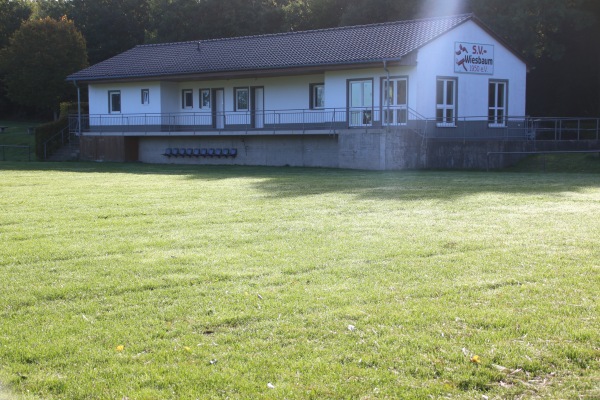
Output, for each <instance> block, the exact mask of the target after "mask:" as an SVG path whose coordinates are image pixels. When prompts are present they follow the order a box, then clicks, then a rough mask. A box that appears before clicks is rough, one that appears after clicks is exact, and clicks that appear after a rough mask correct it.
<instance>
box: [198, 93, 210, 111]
mask: <svg viewBox="0 0 600 400" xmlns="http://www.w3.org/2000/svg"><path fill="white" fill-rule="evenodd" d="M200 108H201V109H210V89H200Z"/></svg>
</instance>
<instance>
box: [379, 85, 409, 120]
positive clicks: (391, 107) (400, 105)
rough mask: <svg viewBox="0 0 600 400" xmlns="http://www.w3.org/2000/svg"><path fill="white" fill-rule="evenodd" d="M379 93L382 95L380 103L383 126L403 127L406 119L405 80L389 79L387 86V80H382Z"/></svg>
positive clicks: (406, 97)
mask: <svg viewBox="0 0 600 400" xmlns="http://www.w3.org/2000/svg"><path fill="white" fill-rule="evenodd" d="M381 93H382V95H383V99H382V101H381V104H382V108H383V110H382V111H383V112H382V115H383V124H384V125H405V124H406V122H407V119H408V113H407V103H408V96H407V80H406V78H399V79H390V80H389V86H388V81H387V79H386V80H384V81H383V90H382V91H381ZM386 94H387V96H386Z"/></svg>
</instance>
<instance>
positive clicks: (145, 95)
mask: <svg viewBox="0 0 600 400" xmlns="http://www.w3.org/2000/svg"><path fill="white" fill-rule="evenodd" d="M148 104H150V89H142V105H148Z"/></svg>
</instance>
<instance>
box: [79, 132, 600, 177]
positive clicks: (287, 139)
mask: <svg viewBox="0 0 600 400" xmlns="http://www.w3.org/2000/svg"><path fill="white" fill-rule="evenodd" d="M81 146H82V151H81V156H82V158H83V159H88V160H104V161H136V160H137V161H141V162H144V163H156V164H160V163H164V164H214V165H218V164H222V165H227V164H235V165H265V166H294V167H325V168H347V169H367V170H399V169H486V168H503V167H507V166H510V165H513V164H515V163H516V162H518V161H519V160H520V159H522V158H524V157H526V155H514V154H492V155H489V156H488V153H490V152H492V153H499V152H522V151H558V150H595V149H599V150H600V142H599V141H573V142H568V141H562V142H555V141H548V142H545V141H527V140H481V139H480V140H456V139H428V140H424V139H423V138H422V137H421V136H419V135H418V134H416V133H415V132H414V131H411V130H398V131H391V132H386V131H385V130H359V129H349V130H340V131H337V132H336V134H332V135H308V134H306V135H269V136H267V135H262V136H259V135H255V136H252V135H247V136H246V135H244V136H188V137H176V136H173V137H136V138H131V137H103V138H96V137H83V138H82V141H81ZM102 146H105V147H107V148H106V149H102ZM134 146H135V147H136V149H132V147H134ZM168 147H170V148H184V149H187V148H192V149H193V148H207V149H208V148H219V149H222V148H228V149H232V148H235V149H237V157H235V158H232V157H220V158H218V157H165V156H163V155H162V154H163V153H164V152H165V149H166V148H168ZM113 148H116V149H118V151H115V150H110V149H113ZM109 150H110V151H109ZM134 150H137V151H134ZM109 154H110V155H109ZM132 154H135V155H136V157H137V159H132ZM99 155H104V156H102V157H100V156H99Z"/></svg>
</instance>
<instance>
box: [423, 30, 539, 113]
mask: <svg viewBox="0 0 600 400" xmlns="http://www.w3.org/2000/svg"><path fill="white" fill-rule="evenodd" d="M456 42H465V43H481V44H491V45H494V72H493V74H489V75H479V74H472V73H456V72H454V63H455V54H454V52H455V43H456ZM417 65H418V73H417V76H416V78H417V79H416V92H418V98H417V107H416V108H417V110H418V112H419V113H420V114H422V115H424V116H426V117H428V118H435V112H436V78H437V77H456V78H457V79H458V116H459V117H461V116H468V117H474V116H482V117H484V116H487V113H488V83H489V81H490V79H493V80H507V81H508V112H507V115H509V116H524V115H525V84H526V78H527V77H526V75H527V67H526V65H525V64H524V63H523V62H522V61H521V60H520V59H519V58H518V57H517V56H515V55H514V54H513V53H512V52H510V51H509V50H508V49H506V48H505V47H504V46H503V45H502V44H501V43H499V42H498V41H497V40H495V39H494V38H493V37H492V36H491V35H489V34H488V33H487V32H486V31H485V30H483V29H482V28H480V27H479V25H477V24H476V23H475V22H473V21H467V22H466V23H464V24H462V25H460V26H459V27H457V28H455V29H454V30H452V31H450V32H448V33H447V34H446V35H444V36H442V37H440V38H438V39H436V40H434V41H433V42H431V43H429V44H428V45H426V46H425V47H423V48H422V49H420V50H419V53H418V58H417Z"/></svg>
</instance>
